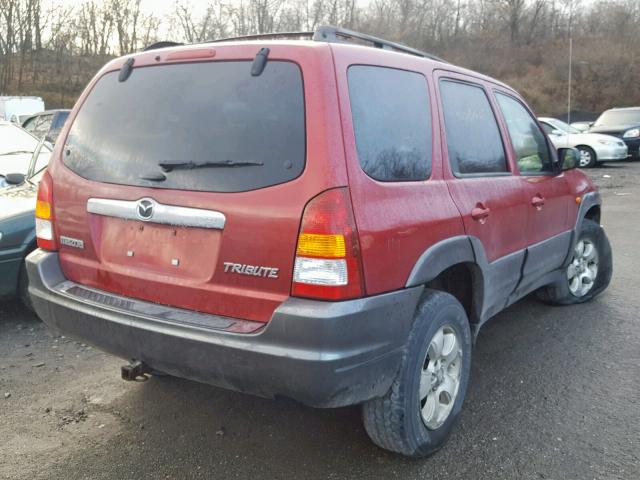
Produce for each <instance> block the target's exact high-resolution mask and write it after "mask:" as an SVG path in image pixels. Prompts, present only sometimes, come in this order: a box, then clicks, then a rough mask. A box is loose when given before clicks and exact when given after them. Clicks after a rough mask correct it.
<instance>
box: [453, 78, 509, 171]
mask: <svg viewBox="0 0 640 480" xmlns="http://www.w3.org/2000/svg"><path fill="white" fill-rule="evenodd" d="M440 96H441V97H442V107H443V110H444V123H445V129H446V133H447V149H448V152H449V162H450V163H451V168H452V169H453V172H454V173H455V174H462V175H465V174H491V173H504V172H508V168H507V159H506V156H505V153H504V146H503V145H502V138H501V137H500V130H499V128H498V124H497V123H496V118H495V116H494V114H493V110H492V109H491V105H490V103H489V99H488V98H487V95H486V93H485V91H484V89H483V88H481V87H479V86H476V85H469V84H466V83H460V82H456V81H453V80H442V81H441V82H440Z"/></svg>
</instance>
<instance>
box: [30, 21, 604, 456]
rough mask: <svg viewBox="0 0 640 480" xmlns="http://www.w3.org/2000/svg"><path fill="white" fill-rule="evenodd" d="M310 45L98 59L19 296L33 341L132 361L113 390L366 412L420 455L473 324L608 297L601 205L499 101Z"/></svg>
mask: <svg viewBox="0 0 640 480" xmlns="http://www.w3.org/2000/svg"><path fill="white" fill-rule="evenodd" d="M280 36H281V35H279V37H280ZM284 36H286V34H285V35H284ZM299 37H300V34H294V35H293V38H299ZM257 38H260V37H259V36H258V37H257ZM263 38H266V39H268V38H270V37H269V36H265V37H263ZM312 38H313V40H315V41H298V40H275V41H274V40H273V39H272V40H271V41H259V42H256V41H250V40H247V39H246V38H245V39H236V41H228V42H220V43H215V42H211V43H209V44H207V45H186V46H182V47H172V48H167V49H159V50H155V51H152V52H142V53H140V54H135V55H131V56H127V57H123V58H119V59H115V60H112V61H111V62H109V63H108V64H107V65H106V66H105V67H104V68H103V69H102V70H101V71H100V72H99V73H98V74H97V75H96V77H95V78H94V79H93V80H92V81H91V83H90V84H89V85H88V86H87V88H86V89H85V91H84V93H83V95H82V96H81V97H80V99H79V100H78V102H77V104H76V107H75V110H74V121H73V122H67V124H66V125H65V127H64V128H63V131H62V133H61V135H60V139H59V141H58V146H57V147H56V149H55V153H54V155H53V159H52V162H51V163H50V164H49V166H48V167H47V171H46V173H45V175H44V177H43V178H42V181H41V182H40V189H39V192H38V202H37V208H36V232H37V241H38V246H39V248H38V249H37V250H36V251H34V252H33V253H32V254H30V255H29V256H28V257H27V270H28V273H29V280H30V286H29V291H30V293H31V296H32V300H33V303H34V307H35V309H36V311H37V312H38V314H39V315H40V317H41V318H42V319H43V320H44V321H45V322H46V323H47V324H48V325H50V326H51V327H53V328H55V329H56V330H60V331H62V332H66V333H67V334H69V335H71V336H74V337H76V338H81V339H83V341H84V342H88V343H91V344H93V345H96V346H98V347H99V348H101V349H104V350H105V351H108V352H111V353H113V354H115V355H118V356H121V357H123V358H125V359H127V360H129V361H131V363H129V364H128V365H125V366H124V367H123V368H122V371H121V374H122V376H123V378H124V379H127V380H136V379H140V378H141V377H145V376H146V375H147V374H152V373H153V372H154V371H159V372H164V373H167V374H170V375H176V376H182V377H186V378H190V379H192V380H198V381H202V382H207V383H212V384H214V385H218V386H221V387H226V388H230V389H235V390H240V391H244V392H247V393H253V394H256V395H261V396H266V397H287V398H292V399H295V400H297V401H299V402H302V403H305V404H307V405H311V406H316V407H326V408H329V407H340V406H346V405H354V404H362V409H363V419H364V426H365V429H366V431H367V433H368V435H369V436H370V438H371V439H372V440H373V441H374V442H375V443H376V444H377V445H379V446H381V447H383V448H386V449H388V450H393V451H395V452H400V453H402V454H404V455H408V456H412V457H423V456H426V455H429V454H431V453H433V452H435V451H436V450H438V449H439V448H440V447H441V446H442V445H443V444H444V442H445V440H446V439H447V437H448V435H449V433H450V432H451V431H452V428H453V427H454V424H455V422H456V419H457V418H458V416H459V415H460V412H461V410H462V404H463V401H464V397H465V392H466V390H467V385H468V380H469V374H470V371H471V360H472V345H473V342H474V339H475V338H476V336H477V334H478V332H479V329H480V328H481V325H482V324H483V323H484V322H486V321H487V320H488V319H490V318H491V317H492V316H494V315H495V314H496V313H498V312H499V311H501V310H503V309H504V308H506V307H507V306H509V305H510V304H512V303H514V302H516V301H517V300H519V299H520V298H522V297H524V296H525V295H527V294H529V293H532V292H534V291H537V292H539V295H540V297H541V298H542V299H543V300H544V301H546V302H549V303H553V304H562V305H567V304H577V303H582V302H586V301H588V300H590V299H591V298H593V297H594V296H596V295H598V294H599V293H600V292H602V291H603V290H604V289H605V288H606V287H607V285H608V284H609V280H610V278H611V273H612V259H611V248H610V246H609V242H608V240H607V236H606V233H605V231H604V230H603V229H602V227H601V226H600V215H601V210H600V205H601V199H600V195H599V194H598V192H597V188H596V187H595V186H594V185H593V183H592V182H591V181H590V180H589V178H588V177H587V176H585V175H584V173H582V172H581V171H580V170H578V169H576V168H575V166H576V162H577V156H578V154H577V151H576V150H575V149H573V148H564V149H560V150H556V148H555V147H554V146H553V145H552V144H551V143H550V141H549V139H548V138H547V136H546V135H545V134H544V131H543V130H542V129H541V128H540V126H539V124H538V122H537V120H536V118H535V116H534V115H533V114H532V112H531V110H530V109H529V107H527V105H526V103H525V101H524V100H523V98H522V97H521V96H520V95H519V94H518V93H517V92H516V91H514V90H513V89H511V88H510V87H508V86H507V85H505V84H503V83H501V82H499V81H497V80H494V79H492V78H489V77H487V76H485V75H482V74H479V73H475V72H472V71H469V70H466V69H463V68H459V67H456V66H454V65H451V64H448V63H444V62H442V61H441V60H440V59H438V58H436V57H434V56H432V55H429V54H427V53H423V52H419V51H417V50H414V49H412V48H409V47H405V46H402V45H398V44H395V43H392V42H388V41H386V40H384V39H379V38H373V37H370V36H368V35H363V34H360V33H357V32H350V31H346V30H342V29H336V28H334V27H321V28H319V29H318V30H317V31H316V32H315V33H314V34H313V37H312ZM346 39H353V40H354V41H355V43H357V42H364V43H366V44H370V45H373V46H377V47H379V48H369V47H366V46H363V45H356V44H353V43H351V44H350V43H349V42H347V41H346ZM174 59H180V60H181V62H175V61H172V60H174ZM212 86H214V87H212ZM531 375H532V376H534V377H537V376H539V375H540V372H539V371H536V369H531ZM512 380H514V381H515V379H512ZM496 401H498V398H497V397H496ZM497 408H499V406H497Z"/></svg>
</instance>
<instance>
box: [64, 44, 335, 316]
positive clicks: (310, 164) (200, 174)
mask: <svg viewBox="0 0 640 480" xmlns="http://www.w3.org/2000/svg"><path fill="white" fill-rule="evenodd" d="M216 50H217V52H216V53H217V55H216V61H205V62H202V61H199V62H190V63H166V62H160V64H159V65H153V64H152V62H151V61H149V59H148V57H145V58H143V59H142V61H141V62H137V63H136V64H138V63H140V64H142V66H137V67H136V68H133V70H132V72H131V74H130V76H129V77H128V78H126V79H125V80H124V81H121V78H120V79H119V76H120V71H118V70H113V71H109V72H107V73H105V74H103V75H102V76H100V78H99V79H98V80H97V81H96V82H95V84H94V85H93V86H92V87H91V89H90V90H91V91H90V93H89V94H88V96H87V97H86V98H84V99H82V100H81V101H82V106H81V108H80V109H79V112H78V113H77V115H76V116H75V118H74V119H73V120H72V124H71V127H70V129H69V132H68V136H67V137H66V143H65V145H64V148H63V149H62V152H61V156H62V163H63V164H64V167H62V166H60V165H56V168H55V169H54V170H53V171H52V177H53V183H54V205H55V207H54V208H55V230H56V234H57V236H58V237H59V238H62V241H61V242H59V244H60V261H61V265H62V268H63V271H64V273H65V275H66V276H67V278H69V279H70V280H73V281H75V282H78V283H81V284H84V285H87V286H90V287H94V288H96V289H100V290H105V291H109V292H113V293H117V294H120V295H124V296H127V297H133V298H138V299H143V300H146V301H151V302H156V303H160V304H165V305H171V306H176V307H180V308H185V309H190V310H196V311H200V312H207V313H212V314H217V315H223V316H229V317H234V318H243V319H247V320H255V321H262V322H264V321H268V319H269V318H270V316H271V314H272V313H273V311H274V309H275V308H276V307H277V306H278V305H279V304H280V303H281V302H282V301H283V300H284V299H286V298H287V297H288V296H289V294H290V291H291V277H292V270H293V259H294V256H295V251H296V241H297V234H298V229H299V226H300V217H301V214H302V211H303V209H304V206H305V204H306V202H307V201H308V200H309V199H310V198H311V197H313V196H314V195H315V194H316V193H318V192H319V191H322V190H324V189H326V188H328V187H329V186H333V185H332V184H334V183H335V182H336V181H337V180H336V177H340V176H341V175H344V174H342V173H340V171H339V170H338V171H331V168H330V167H328V166H327V165H326V162H324V163H323V162H321V161H320V160H321V158H322V157H324V158H326V155H333V156H335V155H339V153H338V152H340V148H338V147H339V145H335V144H336V142H328V141H326V138H327V135H329V133H328V132H327V131H326V129H325V128H323V124H324V122H325V121H327V118H326V117H324V114H326V113H328V114H329V115H330V116H333V115H335V116H336V117H337V111H333V110H332V109H331V108H330V109H329V111H328V112H327V111H325V112H318V114H317V115H316V116H315V118H312V116H311V115H309V112H306V114H305V110H306V109H309V108H311V109H313V110H316V106H317V105H320V103H319V102H320V101H321V98H322V96H323V95H325V94H326V92H324V91H323V90H324V88H326V87H322V88H318V89H317V90H316V93H315V94H314V95H313V98H311V99H309V98H307V99H306V101H305V94H304V92H305V88H306V85H305V83H304V80H303V70H304V71H305V75H307V73H310V74H313V71H314V69H315V68H316V66H317V65H322V64H323V62H325V61H326V60H327V57H326V55H327V54H326V53H325V52H323V51H322V50H319V49H317V48H316V49H315V50H313V51H311V52H308V51H307V52H306V55H305V52H304V49H303V48H293V47H291V48H289V49H286V48H284V47H279V48H278V47H276V48H274V49H272V56H271V57H270V59H269V61H268V63H267V65H266V68H265V69H264V71H263V72H262V73H261V74H260V75H257V76H253V75H252V73H251V71H252V63H253V56H255V54H256V52H257V51H258V50H259V48H258V47H257V46H255V45H254V46H242V47H237V48H236V49H235V50H234V47H231V46H225V47H221V48H216ZM207 51H208V52H214V51H213V50H211V49H208V50H207ZM279 51H281V52H287V54H286V55H285V54H282V53H281V54H278V52H279ZM201 52H202V50H201ZM247 52H251V57H249V58H247V55H246V53H247ZM234 53H236V54H238V53H240V55H237V56H238V57H239V58H234V55H233V54H234ZM193 56H194V57H196V58H197V57H199V56H202V55H201V54H199V53H198V52H196V53H195V54H194V55H193ZM188 57H189V51H188V50H187V51H181V53H180V55H179V56H178V58H180V59H184V58H188ZM225 57H227V58H225ZM279 57H280V58H279ZM282 57H287V58H282ZM305 57H306V59H305ZM328 58H329V59H330V57H328ZM145 60H146V62H145ZM305 64H306V66H305ZM125 68H126V67H125ZM307 70H309V72H307ZM325 70H327V69H326V68H325ZM254 73H255V72H254ZM321 77H324V78H320V79H318V80H319V81H328V82H329V87H331V81H330V78H331V77H330V76H328V75H324V74H323V75H321ZM314 82H315V81H314ZM325 110H327V109H325ZM331 123H336V122H333V121H332V122H331ZM310 124H311V125H310ZM310 126H313V127H314V133H313V135H310V136H309V137H308V134H307V131H310V128H309V127H310ZM329 130H331V129H329ZM310 142H313V143H315V144H316V145H317V147H318V148H317V149H316V153H314V154H310V155H307V144H308V143H310ZM329 145H333V146H332V147H328V146H329ZM325 147H328V148H333V149H334V151H332V152H328V151H326V150H325ZM307 157H308V158H307ZM315 157H318V158H315ZM314 165H315V166H314ZM67 239H70V240H67ZM78 240H80V241H81V242H82V243H78V242H77V241H78ZM79 245H81V246H82V247H83V248H79Z"/></svg>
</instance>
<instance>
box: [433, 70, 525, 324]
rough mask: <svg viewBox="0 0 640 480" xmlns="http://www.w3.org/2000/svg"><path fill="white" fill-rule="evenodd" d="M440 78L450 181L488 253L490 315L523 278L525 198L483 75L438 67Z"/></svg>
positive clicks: (483, 252)
mask: <svg viewBox="0 0 640 480" xmlns="http://www.w3.org/2000/svg"><path fill="white" fill-rule="evenodd" d="M436 83H437V84H438V90H439V96H440V105H441V122H442V124H443V125H444V129H443V131H444V133H443V137H444V138H443V145H446V148H443V150H444V152H443V153H445V155H446V157H447V159H448V162H445V164H446V166H447V167H448V171H447V172H446V175H447V183H448V186H449V191H450V194H451V196H452V198H453V201H454V202H455V204H456V206H457V207H458V210H459V212H460V215H461V216H462V219H463V222H464V227H465V231H466V233H467V235H469V236H470V237H471V238H472V240H473V241H474V243H475V245H474V246H475V247H476V248H478V247H479V246H478V242H479V243H480V244H481V247H480V248H479V250H480V252H478V253H479V254H480V257H482V256H484V257H485V259H486V262H484V263H486V265H484V268H485V302H484V304H485V308H484V310H485V311H484V312H483V316H485V317H488V316H491V315H492V314H493V313H496V312H497V311H499V310H500V309H502V308H503V307H504V306H505V305H506V301H507V299H508V297H509V295H510V293H511V292H513V291H514V289H515V287H516V285H517V284H518V281H519V279H520V272H521V268H522V264H523V261H524V252H525V248H526V244H527V240H526V226H527V219H526V213H527V205H526V200H525V196H524V193H523V190H522V187H521V181H520V179H519V178H518V177H517V174H516V172H514V169H513V163H512V160H511V159H510V158H509V156H508V155H507V153H506V150H505V148H504V142H503V138H502V133H501V130H500V128H499V126H498V122H497V120H496V115H495V112H494V110H493V105H492V103H491V101H490V97H489V94H488V91H487V90H486V88H485V87H484V86H483V84H482V83H481V81H479V80H478V81H475V80H474V79H472V78H467V77H466V76H460V75H454V74H450V73H448V72H440V74H439V75H438V81H437V82H436ZM478 253H477V254H478ZM483 261H484V259H482V258H480V259H479V263H483Z"/></svg>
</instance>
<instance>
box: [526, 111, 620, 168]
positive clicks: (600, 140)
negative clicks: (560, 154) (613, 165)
mask: <svg viewBox="0 0 640 480" xmlns="http://www.w3.org/2000/svg"><path fill="white" fill-rule="evenodd" d="M538 121H539V122H540V124H541V125H542V128H543V129H544V131H545V132H546V133H547V135H549V139H550V140H551V141H552V142H553V144H554V145H555V147H556V148H566V147H574V148H577V149H578V150H579V151H580V159H579V163H578V166H579V167H581V168H591V167H595V166H596V165H598V164H599V163H603V162H614V161H619V160H624V159H626V158H627V156H628V148H627V146H626V145H625V143H624V142H623V141H622V140H620V139H619V138H616V137H613V136H611V135H602V134H600V133H581V132H580V131H579V130H576V129H575V128H573V127H572V126H570V125H568V124H566V123H565V122H563V121H562V120H558V119H556V118H550V117H539V118H538Z"/></svg>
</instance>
